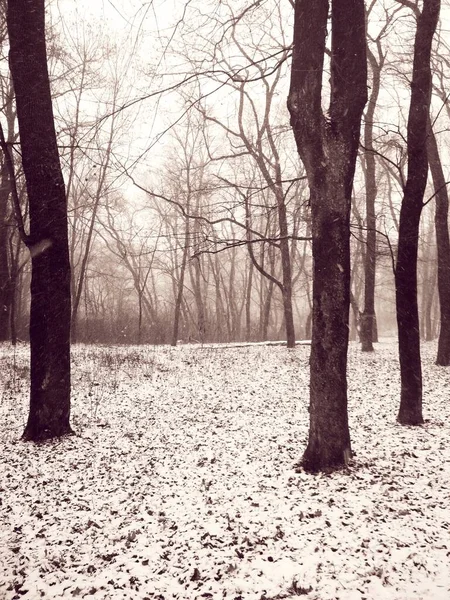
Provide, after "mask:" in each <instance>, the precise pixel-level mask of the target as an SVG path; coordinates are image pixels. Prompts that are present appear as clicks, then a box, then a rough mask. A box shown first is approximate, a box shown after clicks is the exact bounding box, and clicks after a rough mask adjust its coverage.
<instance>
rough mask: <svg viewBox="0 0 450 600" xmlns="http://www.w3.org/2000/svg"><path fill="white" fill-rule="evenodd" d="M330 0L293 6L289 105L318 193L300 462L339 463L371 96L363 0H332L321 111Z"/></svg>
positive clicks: (300, 0)
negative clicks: (357, 185) (361, 167)
mask: <svg viewBox="0 0 450 600" xmlns="http://www.w3.org/2000/svg"><path fill="white" fill-rule="evenodd" d="M328 9H329V3H328V1H327V0H317V1H316V2H313V3H311V2H308V1H307V0H297V1H296V3H295V24H294V50H293V61H292V75H291V88H290V92H289V99H288V108H289V111H290V113H291V124H292V127H293V130H294V135H295V140H296V143H297V149H298V152H299V154H300V157H301V159H302V161H303V164H304V165H305V169H306V172H307V175H308V182H309V187H310V192H311V209H312V234H313V243H312V249H313V322H312V343H311V359H310V365H311V366H310V368H311V385H310V409H309V410H310V430H309V441H308V446H307V448H306V451H305V454H304V456H303V460H302V465H303V467H304V468H305V469H306V470H307V471H312V472H314V471H319V470H327V469H333V468H338V467H341V466H344V465H345V464H347V462H348V459H349V458H350V456H351V445H350V433H349V427H348V416H347V380H346V376H347V373H346V370H347V348H348V319H349V308H350V206H351V192H352V185H353V175H354V170H355V163H356V156H357V149H358V144H359V131H360V124H361V117H362V111H363V109H364V105H365V103H366V100H367V65H366V41H365V14H364V2H363V0H334V1H333V2H332V11H331V31H332V48H331V93H330V109H329V118H328V117H325V115H324V114H323V112H322V76H323V62H324V54H325V39H326V35H327V20H328Z"/></svg>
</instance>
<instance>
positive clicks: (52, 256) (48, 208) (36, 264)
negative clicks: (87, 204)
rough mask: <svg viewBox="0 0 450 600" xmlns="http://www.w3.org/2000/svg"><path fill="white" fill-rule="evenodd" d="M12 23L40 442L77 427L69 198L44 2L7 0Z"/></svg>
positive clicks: (35, 426) (35, 432)
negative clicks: (72, 377) (73, 400)
mask: <svg viewBox="0 0 450 600" xmlns="http://www.w3.org/2000/svg"><path fill="white" fill-rule="evenodd" d="M7 25H8V34H9V41H10V54H9V60H10V69H11V75H12V79H13V83H14V89H15V93H16V105H17V115H18V122H19V132H20V145H21V150H22V162H23V169H24V173H25V178H26V183H27V190H28V201H29V210H30V235H29V249H30V252H31V257H32V281H31V312H30V346H31V393H30V412H29V416H28V422H27V425H26V428H25V432H24V434H23V436H24V438H25V439H28V440H34V441H39V440H43V439H47V438H51V437H55V436H60V435H63V434H67V433H71V428H70V264H69V251H68V232H67V202H66V194H65V189H64V181H63V177H62V172H61V166H60V162H59V156H58V148H57V143H56V133H55V127H54V120H53V110H52V100H51V94H50V84H49V76H48V70H47V56H46V44H45V3H44V0H11V1H10V2H8V13H7Z"/></svg>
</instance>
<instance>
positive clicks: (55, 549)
mask: <svg viewBox="0 0 450 600" xmlns="http://www.w3.org/2000/svg"><path fill="white" fill-rule="evenodd" d="M435 350H436V347H435V345H434V344H427V345H425V346H424V347H423V362H424V379H425V380H424V390H425V391H424V408H425V417H426V423H425V425H424V426H423V427H418V428H413V427H402V426H400V425H398V424H397V423H396V421H395V417H396V413H397V409H398V401H399V381H398V380H399V375H398V360H397V354H396V353H397V348H396V344H395V343H393V342H385V343H380V344H378V345H377V350H376V352H375V353H373V354H362V353H361V352H360V351H359V349H358V347H357V346H356V345H352V346H351V348H350V353H349V418H350V427H351V436H352V445H353V449H354V451H355V453H356V454H355V457H354V459H353V460H352V461H351V464H350V466H349V468H348V469H346V470H343V471H339V472H337V473H334V474H321V475H315V476H312V475H308V474H306V473H304V472H299V473H297V472H295V463H296V462H297V461H298V460H299V458H300V457H301V454H302V451H303V449H304V447H305V445H306V441H307V435H308V401H309V394H308V371H309V367H308V360H309V348H308V347H307V346H298V347H297V348H296V349H295V350H288V349H286V348H283V347H278V346H261V345H255V346H251V345H249V346H242V345H240V346H239V347H224V346H221V347H219V346H196V345H193V346H191V345H186V346H180V347H178V348H169V347H167V346H161V347H153V346H142V347H124V346H116V347H89V346H81V345H80V346H76V347H74V349H73V373H72V383H73V392H72V403H73V409H72V421H73V426H74V429H75V431H76V433H77V435H75V436H71V437H66V438H64V439H60V440H54V441H50V442H46V443H44V444H40V445H35V444H30V443H25V442H22V441H20V435H21V433H22V430H23V428H24V424H25V420H26V416H27V403H28V381H27V378H28V376H29V369H28V348H27V347H26V346H20V347H18V348H16V349H13V348H11V347H10V346H7V345H3V346H1V347H0V365H1V367H2V370H1V372H0V382H1V390H2V392H1V398H0V432H1V440H2V445H1V451H0V461H1V463H2V464H1V465H0V548H1V553H0V598H1V599H2V600H3V599H4V600H13V599H14V600H16V599H19V598H25V599H33V600H35V599H37V598H52V599H58V598H94V599H97V600H99V599H102V600H107V599H115V598H120V599H122V598H123V599H126V598H129V599H135V600H144V599H158V600H169V599H180V600H191V599H192V600H193V599H199V600H200V599H203V598H212V599H218V600H219V599H223V598H226V599H231V600H280V599H283V598H286V599H288V598H297V597H300V596H304V597H305V598H308V599H310V600H338V599H341V600H353V599H355V600H372V599H373V600H375V599H377V600H378V599H382V600H412V599H423V600H427V599H433V600H444V599H448V598H449V597H450V532H449V529H450V524H449V522H450V516H449V508H448V507H449V504H450V450H449V446H448V440H449V428H450V403H449V397H448V371H447V370H446V369H445V368H442V367H436V366H435V365H434V364H433V358H434V353H435Z"/></svg>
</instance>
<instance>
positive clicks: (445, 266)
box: [427, 121, 450, 367]
mask: <svg viewBox="0 0 450 600" xmlns="http://www.w3.org/2000/svg"><path fill="white" fill-rule="evenodd" d="M427 152H428V164H429V166H430V171H431V176H432V178H433V185H434V193H435V194H436V212H435V215H434V224H435V229H436V246H437V281H438V293H439V307H440V313H441V318H440V322H441V328H440V332H439V342H438V352H437V358H436V364H437V365H440V366H443V367H448V366H449V365H450V240H449V234H448V192H447V184H446V181H445V176H444V171H443V168H442V162H441V157H440V155H439V150H438V145H437V142H436V136H435V135H434V132H433V128H432V126H431V122H430V121H428V138H427Z"/></svg>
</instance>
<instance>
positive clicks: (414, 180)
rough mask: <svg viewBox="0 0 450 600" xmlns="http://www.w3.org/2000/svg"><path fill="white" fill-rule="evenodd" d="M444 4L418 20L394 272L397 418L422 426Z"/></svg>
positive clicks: (435, 3) (431, 0) (434, 1)
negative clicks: (429, 186)
mask: <svg viewBox="0 0 450 600" xmlns="http://www.w3.org/2000/svg"><path fill="white" fill-rule="evenodd" d="M439 11H440V0H424V2H423V10H422V13H421V14H420V15H419V16H418V18H417V30H416V38H415V43H414V64H413V76H412V83H411V102H410V109H409V117H408V133H407V146H408V177H407V181H406V186H405V190H404V195H403V200H402V206H401V210H400V224H399V236H398V256H397V266H396V269H395V287H396V305H397V324H398V343H399V355H400V376H401V398H400V410H399V414H398V417H397V420H398V421H399V423H402V424H403V425H420V424H421V423H423V416H422V365H421V359H420V332H419V311H418V305H417V251H418V242H419V225H420V215H421V213H422V207H423V195H424V192H425V187H426V183H427V173H428V158H427V130H428V127H427V125H428V120H429V109H430V99H431V89H432V88H431V85H432V81H431V78H432V75H431V68H430V56H431V45H432V42H433V36H434V32H435V30H436V25H437V22H438V18H439Z"/></svg>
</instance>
